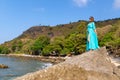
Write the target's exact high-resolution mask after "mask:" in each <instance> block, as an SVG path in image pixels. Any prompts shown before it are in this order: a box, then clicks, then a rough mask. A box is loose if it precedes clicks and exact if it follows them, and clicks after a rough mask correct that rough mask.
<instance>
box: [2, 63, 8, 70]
mask: <svg viewBox="0 0 120 80" xmlns="http://www.w3.org/2000/svg"><path fill="white" fill-rule="evenodd" d="M0 68H2V69H6V68H8V66H7V65H4V64H0Z"/></svg>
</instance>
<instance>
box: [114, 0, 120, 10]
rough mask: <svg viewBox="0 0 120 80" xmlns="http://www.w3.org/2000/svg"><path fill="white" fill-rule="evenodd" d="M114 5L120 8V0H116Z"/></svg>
mask: <svg viewBox="0 0 120 80" xmlns="http://www.w3.org/2000/svg"><path fill="white" fill-rule="evenodd" d="M113 6H114V8H115V9H120V0H114V3H113Z"/></svg>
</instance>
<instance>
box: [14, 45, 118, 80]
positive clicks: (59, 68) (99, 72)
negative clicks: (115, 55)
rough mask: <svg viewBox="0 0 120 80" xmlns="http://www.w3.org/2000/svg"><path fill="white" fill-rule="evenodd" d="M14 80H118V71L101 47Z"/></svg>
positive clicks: (104, 49)
mask: <svg viewBox="0 0 120 80" xmlns="http://www.w3.org/2000/svg"><path fill="white" fill-rule="evenodd" d="M15 80H120V70H119V69H118V68H117V67H116V66H115V65H114V64H112V63H111V61H110V59H109V56H108V55H107V51H106V48H105V47H103V48H100V49H98V50H95V51H89V52H86V53H83V54H82V55H78V56H73V57H71V58H68V59H66V61H64V62H62V63H59V64H57V65H54V66H52V67H49V68H47V69H44V70H40V71H37V72H34V73H29V74H27V75H24V76H22V77H19V78H16V79H15Z"/></svg>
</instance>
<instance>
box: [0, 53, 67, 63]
mask: <svg viewBox="0 0 120 80" xmlns="http://www.w3.org/2000/svg"><path fill="white" fill-rule="evenodd" d="M0 56H8V57H21V58H29V59H34V60H39V61H43V62H50V63H52V64H58V63H61V62H63V61H65V60H66V58H67V57H56V56H55V57H54V56H39V55H37V56H36V55H27V54H0Z"/></svg>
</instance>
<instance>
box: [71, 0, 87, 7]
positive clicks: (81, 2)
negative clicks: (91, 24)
mask: <svg viewBox="0 0 120 80" xmlns="http://www.w3.org/2000/svg"><path fill="white" fill-rule="evenodd" d="M88 1H89V0H73V2H74V3H75V4H76V5H77V6H78V7H83V6H86V5H87V4H88Z"/></svg>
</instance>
